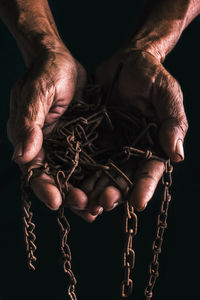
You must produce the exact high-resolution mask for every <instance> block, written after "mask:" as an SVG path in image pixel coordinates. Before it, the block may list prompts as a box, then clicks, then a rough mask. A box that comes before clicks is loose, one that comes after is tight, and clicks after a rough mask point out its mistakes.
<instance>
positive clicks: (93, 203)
mask: <svg viewBox="0 0 200 300" xmlns="http://www.w3.org/2000/svg"><path fill="white" fill-rule="evenodd" d="M108 184H109V178H108V177H107V176H106V175H102V176H101V177H100V178H99V179H98V180H97V181H96V182H95V185H94V187H93V190H92V191H91V192H90V193H89V194H88V211H89V212H90V213H91V214H92V215H94V216H95V215H96V213H97V212H98V211H99V209H101V208H102V206H101V205H100V204H99V201H98V200H99V196H100V194H101V193H102V192H103V191H104V190H105V188H106V186H107V185H108ZM103 208H104V207H103Z"/></svg>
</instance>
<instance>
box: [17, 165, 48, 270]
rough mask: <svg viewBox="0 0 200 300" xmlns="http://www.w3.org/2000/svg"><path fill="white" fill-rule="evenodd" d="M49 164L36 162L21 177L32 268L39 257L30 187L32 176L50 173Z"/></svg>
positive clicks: (24, 218)
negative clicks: (36, 253) (37, 256)
mask: <svg viewBox="0 0 200 300" xmlns="http://www.w3.org/2000/svg"><path fill="white" fill-rule="evenodd" d="M48 171H49V170H48V167H47V165H43V164H42V163H41V162H36V163H35V165H34V166H31V167H29V168H28V170H27V175H26V176H22V179H21V190H22V205H23V215H22V221H23V224H24V239H25V245H26V252H27V259H28V267H29V269H30V270H35V266H34V263H35V262H36V260H37V258H36V256H35V254H34V252H35V251H36V250H37V247H36V245H35V240H36V235H35V233H34V229H35V224H34V222H33V221H32V217H33V212H32V211H31V205H32V202H31V200H29V196H30V188H29V183H30V179H31V178H32V177H35V176H38V175H39V174H41V173H44V172H46V173H48Z"/></svg>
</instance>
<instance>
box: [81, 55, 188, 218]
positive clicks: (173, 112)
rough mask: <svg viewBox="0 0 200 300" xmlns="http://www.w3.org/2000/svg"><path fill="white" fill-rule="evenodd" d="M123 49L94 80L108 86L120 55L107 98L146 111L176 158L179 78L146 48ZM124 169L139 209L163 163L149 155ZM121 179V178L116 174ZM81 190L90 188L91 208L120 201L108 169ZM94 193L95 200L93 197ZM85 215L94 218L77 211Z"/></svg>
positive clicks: (181, 128) (181, 123)
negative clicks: (120, 65)
mask: <svg viewBox="0 0 200 300" xmlns="http://www.w3.org/2000/svg"><path fill="white" fill-rule="evenodd" d="M127 52H128V51H125V50H123V51H121V52H120V53H117V54H115V55H114V56H113V57H112V58H111V59H109V60H108V61H106V62H105V63H104V64H103V65H101V66H99V68H98V69H97V71H96V82H97V83H98V84H100V85H101V86H103V87H104V88H105V89H107V88H108V87H109V86H110V85H111V82H112V80H113V76H114V74H115V72H116V69H117V67H118V65H119V63H120V62H121V61H122V60H123V62H124V63H123V67H122V70H121V72H120V76H119V79H118V83H117V84H116V87H115V90H114V92H113V96H112V99H111V103H112V105H116V106H118V107H119V109H120V106H122V107H123V108H124V107H126V108H127V111H130V110H132V109H133V110H134V109H135V108H137V109H139V110H140V111H141V112H142V113H143V114H144V116H146V117H148V118H150V119H151V118H152V119H153V120H156V121H157V122H158V123H159V124H160V128H159V142H160V145H161V147H162V150H163V151H164V153H165V154H166V155H167V156H168V157H169V158H170V159H171V160H172V161H174V162H179V161H182V160H183V159H184V152H183V147H182V144H183V141H184V137H185V134H186V132H187V128H188V123H187V119H186V115H185V112H184V106H183V95H182V91H181V88H180V85H179V83H178V82H177V81H176V79H175V78H173V77H172V76H171V75H170V74H169V73H168V72H167V70H166V69H165V68H164V67H163V66H162V64H161V63H160V62H159V61H158V60H157V59H156V58H155V57H154V56H152V55H151V54H150V53H147V52H144V51H131V52H130V53H127ZM123 170H124V171H125V173H127V174H128V175H129V176H130V177H131V178H132V179H133V180H134V189H133V190H132V192H131V193H130V194H129V201H130V202H131V203H132V204H133V205H134V206H135V208H136V209H137V210H138V211H141V210H143V209H144V208H145V207H146V205H147V203H148V201H149V200H150V199H151V198H152V196H153V194H154V191H155V189H156V186H157V184H158V182H159V180H160V178H161V176H162V173H163V171H164V164H163V163H162V162H159V161H155V160H149V161H146V162H142V163H141V164H140V166H139V167H137V169H135V166H134V162H133V164H131V163H128V164H127V166H123ZM118 180H119V182H120V181H121V184H122V185H123V184H124V182H123V180H122V179H120V178H119V179H118ZM82 189H83V190H86V191H87V193H88V200H89V203H90V205H89V207H90V209H91V211H93V212H95V209H96V211H97V207H98V206H97V203H98V205H99V208H100V207H103V209H104V210H111V209H113V208H114V207H115V206H116V205H117V204H120V203H121V201H122V197H121V193H120V191H119V190H118V189H116V187H114V186H112V183H111V182H109V179H108V178H107V176H106V175H99V176H97V178H95V180H94V179H93V178H92V177H91V181H90V180H89V179H88V181H87V184H83V186H82ZM95 199H96V200H95ZM79 215H81V216H82V217H84V218H88V220H94V218H95V217H94V216H93V217H92V216H91V215H90V213H89V212H79Z"/></svg>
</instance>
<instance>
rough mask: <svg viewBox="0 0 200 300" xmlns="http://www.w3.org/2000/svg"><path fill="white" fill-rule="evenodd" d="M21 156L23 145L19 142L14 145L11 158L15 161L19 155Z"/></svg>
mask: <svg viewBox="0 0 200 300" xmlns="http://www.w3.org/2000/svg"><path fill="white" fill-rule="evenodd" d="M22 156H23V147H22V144H21V143H19V144H17V145H16V146H15V149H14V152H13V155H12V160H13V161H16V160H17V159H18V158H19V157H22Z"/></svg>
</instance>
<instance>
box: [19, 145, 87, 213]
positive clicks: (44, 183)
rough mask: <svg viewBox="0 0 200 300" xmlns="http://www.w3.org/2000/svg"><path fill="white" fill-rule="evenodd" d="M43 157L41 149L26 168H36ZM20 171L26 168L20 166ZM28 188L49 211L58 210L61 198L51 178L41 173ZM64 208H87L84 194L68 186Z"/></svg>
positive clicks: (32, 180) (32, 179) (31, 181)
mask: <svg viewBox="0 0 200 300" xmlns="http://www.w3.org/2000/svg"><path fill="white" fill-rule="evenodd" d="M44 157H45V153H44V150H43V149H42V150H41V151H40V152H39V154H38V155H37V156H36V157H35V158H34V160H32V161H31V163H29V164H28V167H29V168H30V167H31V166H37V165H38V162H39V163H40V165H41V164H42V163H43V161H44ZM20 167H21V169H22V171H23V172H24V171H25V168H27V166H26V167H25V166H23V165H21V166H20ZM30 186H31V188H32V190H33V192H34V193H35V195H36V196H37V197H38V198H39V199H40V200H41V201H42V202H43V203H44V204H45V205H46V206H47V207H48V208H50V209H51V210H57V209H59V207H60V205H61V204H62V197H61V194H60V191H59V189H58V188H57V186H56V184H55V180H54V179H53V177H52V176H49V175H48V174H46V173H42V174H41V175H40V176H38V177H33V178H31V180H30ZM64 205H65V206H67V207H74V208H76V209H85V207H86V206H87V196H86V194H85V193H84V192H83V191H81V190H80V189H78V188H74V187H73V186H72V185H71V184H69V185H68V194H67V197H66V199H65V203H64Z"/></svg>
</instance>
